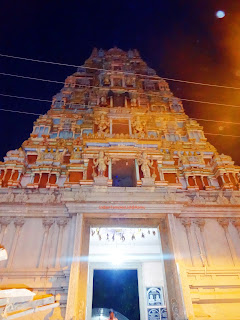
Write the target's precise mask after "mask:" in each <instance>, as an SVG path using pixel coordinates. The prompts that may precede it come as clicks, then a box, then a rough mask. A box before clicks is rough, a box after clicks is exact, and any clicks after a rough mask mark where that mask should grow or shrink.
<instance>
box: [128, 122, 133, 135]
mask: <svg viewBox="0 0 240 320" xmlns="http://www.w3.org/2000/svg"><path fill="white" fill-rule="evenodd" d="M128 127H129V134H130V135H131V134H132V123H131V119H128Z"/></svg>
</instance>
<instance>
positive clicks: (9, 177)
mask: <svg viewBox="0 0 240 320" xmlns="http://www.w3.org/2000/svg"><path fill="white" fill-rule="evenodd" d="M239 184H240V167H239V166H236V165H234V162H233V161H232V159H231V157H230V156H228V155H224V154H219V153H218V152H217V150H216V149H215V147H214V146H213V145H211V144H210V143H209V142H208V141H207V139H206V137H205V135H204V131H203V128H202V127H201V126H200V125H199V124H198V122H197V121H195V120H193V119H191V118H189V117H188V116H187V115H186V114H185V112H184V109H183V105H182V102H181V100H180V99H179V98H177V97H175V96H174V95H173V93H172V92H171V91H170V89H169V86H168V83H167V82H166V81H165V80H164V79H162V78H161V77H160V76H158V75H157V74H156V72H155V71H154V70H153V69H151V68H149V67H148V66H147V64H146V63H145V62H144V61H143V60H142V59H141V57H140V55H139V53H138V51H137V50H129V51H128V52H124V51H122V50H121V49H118V48H112V49H110V50H106V51H105V50H102V49H100V50H98V49H94V50H93V52H92V54H91V56H90V57H89V59H87V60H86V61H85V63H84V65H83V66H81V67H79V68H78V69H77V71H76V72H75V73H74V74H72V75H70V76H69V77H67V79H66V80H65V83H64V86H63V88H62V89H61V91H60V92H59V93H57V94H56V95H55V96H54V97H53V99H52V105H51V108H50V110H49V111H48V112H47V113H46V114H44V115H42V116H40V117H39V118H38V119H37V120H36V121H35V122H34V124H33V131H32V133H31V134H30V137H29V139H28V140H26V141H24V142H23V144H22V146H21V147H20V148H19V149H16V150H11V151H9V152H7V155H6V156H5V157H4V161H3V162H0V245H2V246H4V248H5V249H6V251H7V253H8V259H7V260H4V261H1V262H0V272H1V278H0V289H19V288H26V289H30V290H31V291H32V292H33V293H34V294H37V295H38V297H39V296H41V295H42V296H46V295H51V297H54V299H52V300H51V303H54V306H55V307H54V308H53V309H49V308H47V306H46V307H45V308H42V309H41V311H40V312H38V314H37V316H36V315H34V314H28V312H26V311H24V312H23V313H22V314H21V312H19V311H18V319H20V320H21V319H24V320H32V319H36V317H37V319H40V320H47V319H49V320H63V319H65V320H85V319H86V320H91V319H95V318H96V316H95V318H94V317H93V315H92V308H93V306H92V301H93V297H94V294H95V293H94V290H95V289H94V286H93V279H94V277H95V276H96V270H106V272H107V271H108V270H111V269H116V268H117V269H122V270H130V269H131V270H136V271H137V276H138V300H139V313H140V319H141V320H151V319H155V320H158V319H159V320H160V319H168V320H187V319H188V320H192V319H198V320H203V319H213V320H221V319H222V320H223V319H224V320H226V319H229V320H237V319H240V312H239V310H240V246H239V243H240V191H239ZM116 290H117V287H116ZM103 291H104V288H103ZM5 300H6V299H5ZM111 303H112V302H111V301H106V304H105V305H102V306H101V307H102V308H112V307H113V308H114V306H112V304H111ZM0 304H1V306H0V308H1V316H0V318H1V319H15V318H16V312H15V310H16V308H17V305H15V306H14V302H11V308H10V307H9V305H8V302H7V301H5V302H4V301H3V302H2V303H1V301H0ZM116 311H119V313H122V314H123V316H125V317H127V318H129V319H130V317H129V316H127V315H126V314H124V310H116ZM115 313H116V317H117V312H115ZM99 317H100V318H99V319H107V318H104V317H102V318H101V316H100V315H99ZM96 319H97V318H96Z"/></svg>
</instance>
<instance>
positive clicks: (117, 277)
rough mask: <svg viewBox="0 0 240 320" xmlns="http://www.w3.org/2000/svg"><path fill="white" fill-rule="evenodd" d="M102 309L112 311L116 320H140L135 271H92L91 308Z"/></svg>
mask: <svg viewBox="0 0 240 320" xmlns="http://www.w3.org/2000/svg"><path fill="white" fill-rule="evenodd" d="M102 307H104V308H106V309H107V310H108V311H109V310H110V309H113V310H114V313H115V317H116V318H117V319H118V320H120V319H119V318H121V315H123V316H125V317H126V318H127V319H131V320H140V312H139V297H138V274H137V270H134V269H130V270H126V269H105V270H94V272H93V302H92V308H93V310H94V309H96V308H97V309H100V308H102ZM108 313H109V312H108ZM120 314H121V315H120Z"/></svg>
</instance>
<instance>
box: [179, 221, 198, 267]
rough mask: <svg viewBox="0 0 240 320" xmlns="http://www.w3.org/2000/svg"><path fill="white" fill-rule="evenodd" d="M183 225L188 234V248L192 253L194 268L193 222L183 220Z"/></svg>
mask: <svg viewBox="0 0 240 320" xmlns="http://www.w3.org/2000/svg"><path fill="white" fill-rule="evenodd" d="M181 222H182V225H183V226H184V227H185V230H186V234H187V241H188V247H189V252H190V257H191V262H192V266H193V267H194V265H195V264H194V258H193V257H194V252H193V248H192V246H191V243H192V242H193V241H192V235H191V220H190V219H182V220H181Z"/></svg>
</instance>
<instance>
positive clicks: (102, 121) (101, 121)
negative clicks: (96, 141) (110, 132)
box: [95, 114, 109, 134]
mask: <svg viewBox="0 0 240 320" xmlns="http://www.w3.org/2000/svg"><path fill="white" fill-rule="evenodd" d="M95 124H96V125H97V126H98V133H100V134H102V133H104V132H105V133H106V132H107V129H108V127H109V120H108V119H106V118H105V116H104V114H101V116H100V118H98V119H96V120H95Z"/></svg>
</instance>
